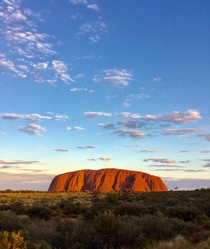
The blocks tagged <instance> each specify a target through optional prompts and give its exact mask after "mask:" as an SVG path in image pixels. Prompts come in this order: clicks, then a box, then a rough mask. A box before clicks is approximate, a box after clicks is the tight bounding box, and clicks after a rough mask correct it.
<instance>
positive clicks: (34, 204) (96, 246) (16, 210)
mask: <svg viewBox="0 0 210 249" xmlns="http://www.w3.org/2000/svg"><path fill="white" fill-rule="evenodd" d="M209 200H210V190H209V189H203V190H196V191H183V192H181V191H171V192H150V193H149V192H141V193H140V192H139V193H135V192H129V191H126V190H125V191H121V192H113V193H112V192H110V193H103V194H102V193H98V192H97V191H92V192H87V191H86V192H31V191H11V190H6V191H1V193H0V249H7V248H16V249H18V248H21V249H24V248H26V249H68V248H69V249H71V248H72V249H194V248H195V249H207V248H210V202H209Z"/></svg>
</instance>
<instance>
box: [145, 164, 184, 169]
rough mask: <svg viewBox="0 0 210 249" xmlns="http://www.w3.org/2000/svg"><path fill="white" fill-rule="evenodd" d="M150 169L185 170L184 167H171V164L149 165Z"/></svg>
mask: <svg viewBox="0 0 210 249" xmlns="http://www.w3.org/2000/svg"><path fill="white" fill-rule="evenodd" d="M149 167H156V168H167V169H176V168H177V169H180V168H183V166H179V165H171V164H164V165H163V164H154V165H149Z"/></svg>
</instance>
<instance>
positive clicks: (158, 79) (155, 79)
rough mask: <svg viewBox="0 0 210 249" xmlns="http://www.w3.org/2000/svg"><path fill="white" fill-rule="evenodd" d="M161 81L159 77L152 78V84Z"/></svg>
mask: <svg viewBox="0 0 210 249" xmlns="http://www.w3.org/2000/svg"><path fill="white" fill-rule="evenodd" d="M161 80H162V78H161V77H159V76H158V77H154V78H153V81H154V82H158V81H161Z"/></svg>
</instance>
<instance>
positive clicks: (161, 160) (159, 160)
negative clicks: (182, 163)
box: [143, 158, 176, 164]
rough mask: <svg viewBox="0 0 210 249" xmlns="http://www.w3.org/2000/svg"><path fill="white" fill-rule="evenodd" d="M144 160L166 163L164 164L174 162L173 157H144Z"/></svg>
mask: <svg viewBox="0 0 210 249" xmlns="http://www.w3.org/2000/svg"><path fill="white" fill-rule="evenodd" d="M143 161H144V162H151V161H152V162H155V163H164V164H165V163H166V164H173V163H176V161H175V160H173V159H169V158H148V159H144V160H143Z"/></svg>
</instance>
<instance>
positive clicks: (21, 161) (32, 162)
mask: <svg viewBox="0 0 210 249" xmlns="http://www.w3.org/2000/svg"><path fill="white" fill-rule="evenodd" d="M37 163H40V162H39V161H23V160H15V161H4V160H0V164H4V165H29V164H37Z"/></svg>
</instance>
